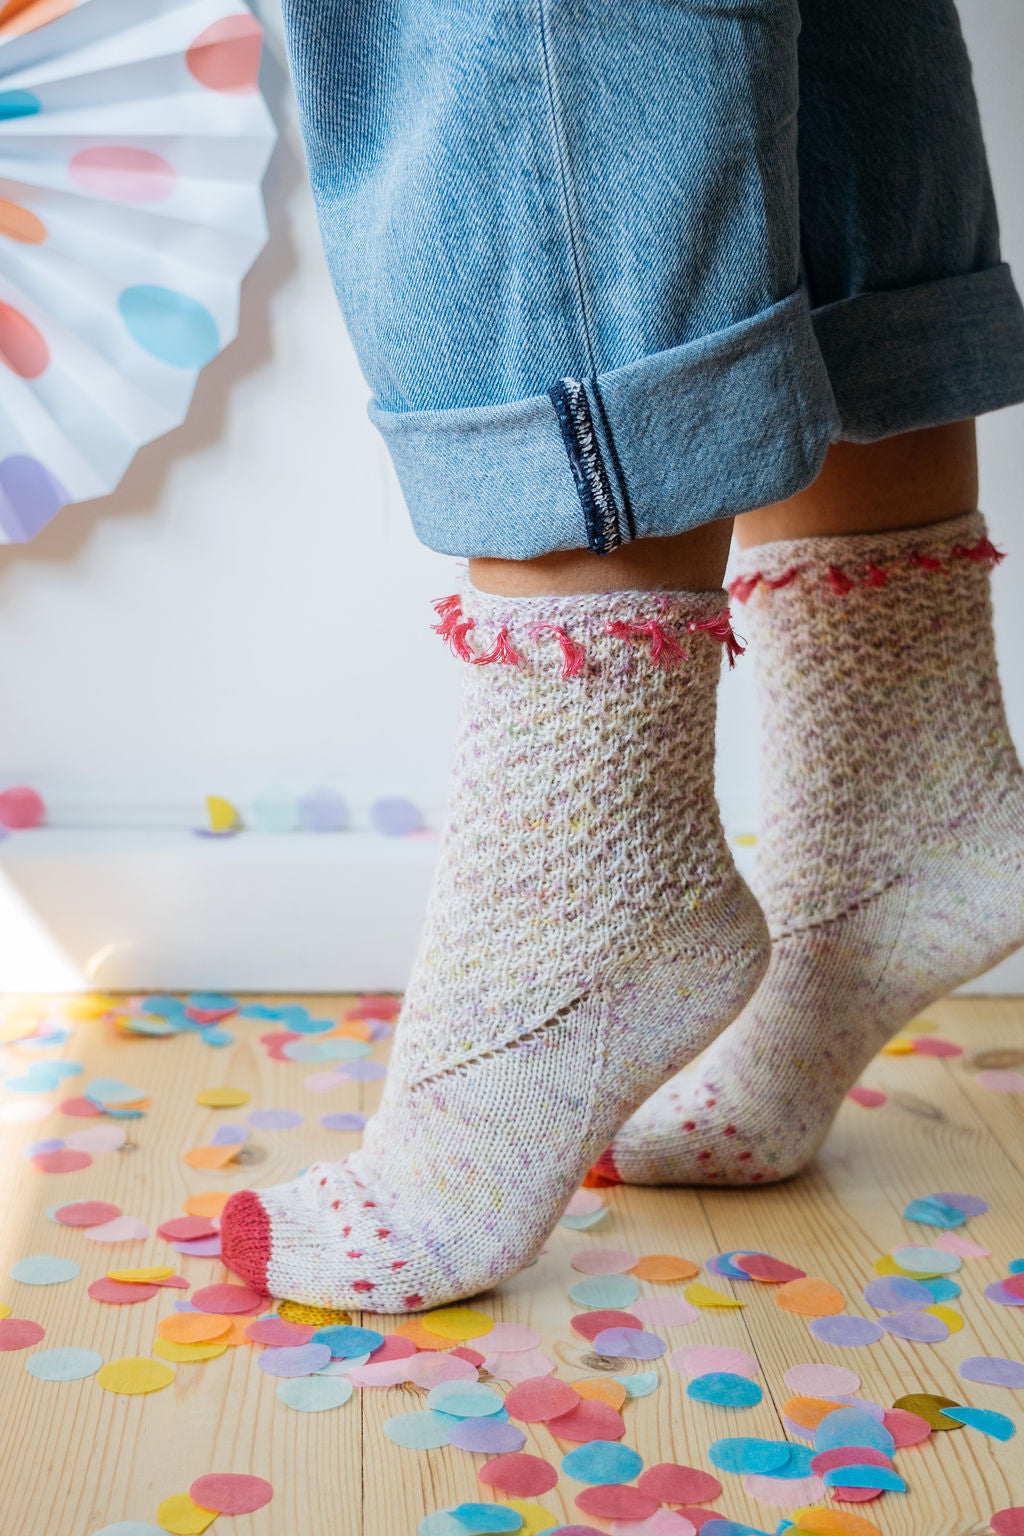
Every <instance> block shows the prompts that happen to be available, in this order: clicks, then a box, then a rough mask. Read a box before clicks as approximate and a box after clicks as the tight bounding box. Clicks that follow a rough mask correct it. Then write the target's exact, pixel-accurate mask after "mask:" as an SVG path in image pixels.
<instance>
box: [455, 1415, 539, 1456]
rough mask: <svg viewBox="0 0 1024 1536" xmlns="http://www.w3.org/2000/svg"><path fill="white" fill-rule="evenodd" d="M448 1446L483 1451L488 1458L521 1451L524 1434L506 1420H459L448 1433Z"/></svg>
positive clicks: (524, 1439)
mask: <svg viewBox="0 0 1024 1536" xmlns="http://www.w3.org/2000/svg"><path fill="white" fill-rule="evenodd" d="M448 1443H449V1445H454V1446H457V1447H458V1449H459V1450H460V1451H483V1452H484V1453H485V1454H486V1455H488V1456H498V1455H500V1454H502V1453H503V1452H508V1451H521V1450H522V1448H523V1446H524V1445H525V1444H526V1434H525V1432H524V1431H523V1430H521V1429H520V1428H519V1427H518V1426H517V1425H515V1424H510V1423H509V1422H508V1421H507V1420H506V1419H494V1418H488V1419H459V1420H458V1421H457V1422H456V1423H455V1424H453V1425H452V1426H451V1429H450V1430H449V1431H448Z"/></svg>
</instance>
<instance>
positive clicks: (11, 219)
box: [0, 198, 46, 245]
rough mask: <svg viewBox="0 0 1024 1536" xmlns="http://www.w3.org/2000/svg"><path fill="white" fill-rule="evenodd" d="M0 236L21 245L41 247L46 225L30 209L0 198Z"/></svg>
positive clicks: (44, 237)
mask: <svg viewBox="0 0 1024 1536" xmlns="http://www.w3.org/2000/svg"><path fill="white" fill-rule="evenodd" d="M0 235H6V236H7V238H8V240H18V241H20V242H21V244H22V245H42V243H43V241H44V240H45V239H46V225H45V224H44V223H43V221H42V219H39V218H37V217H36V215H35V214H34V213H32V212H31V210H30V209H28V208H21V207H19V205H18V204H17V203H8V202H6V201H5V200H4V199H3V198H0Z"/></svg>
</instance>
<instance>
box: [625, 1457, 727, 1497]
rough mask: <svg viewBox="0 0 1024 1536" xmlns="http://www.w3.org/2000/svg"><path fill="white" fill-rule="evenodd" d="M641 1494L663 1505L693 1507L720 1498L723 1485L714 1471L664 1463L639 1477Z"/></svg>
mask: <svg viewBox="0 0 1024 1536" xmlns="http://www.w3.org/2000/svg"><path fill="white" fill-rule="evenodd" d="M637 1487H638V1488H639V1489H640V1491H641V1493H649V1494H651V1496H652V1497H653V1498H656V1499H657V1500H658V1501H659V1502H660V1503H662V1504H690V1503H694V1502H698V1501H700V1500H702V1499H708V1500H711V1499H717V1498H718V1497H719V1495H720V1494H721V1492H722V1485H721V1483H720V1482H719V1481H718V1478H717V1477H712V1475H711V1473H710V1472H702V1471H701V1470H700V1469H699V1468H698V1467H684V1466H682V1465H680V1463H678V1462H674V1461H660V1462H658V1463H657V1465H656V1466H653V1467H646V1468H645V1469H644V1471H643V1472H641V1473H640V1476H639V1477H638V1478H637Z"/></svg>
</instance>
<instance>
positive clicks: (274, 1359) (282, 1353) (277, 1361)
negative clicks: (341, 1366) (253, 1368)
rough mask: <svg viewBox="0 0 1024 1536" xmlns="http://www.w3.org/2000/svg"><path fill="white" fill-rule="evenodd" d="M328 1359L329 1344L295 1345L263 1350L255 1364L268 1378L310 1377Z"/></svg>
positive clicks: (321, 1367)
mask: <svg viewBox="0 0 1024 1536" xmlns="http://www.w3.org/2000/svg"><path fill="white" fill-rule="evenodd" d="M330 1358H331V1346H330V1345H329V1344H312V1343H310V1344H296V1345H295V1346H294V1347H289V1346H285V1348H284V1349H265V1350H264V1351H263V1353H262V1355H260V1357H259V1359H258V1360H257V1361H256V1364H257V1365H258V1366H259V1368H260V1370H261V1371H266V1373H267V1375H268V1376H312V1374H313V1372H314V1371H319V1370H322V1369H323V1367H324V1366H325V1365H326V1364H327V1362H328V1360H330Z"/></svg>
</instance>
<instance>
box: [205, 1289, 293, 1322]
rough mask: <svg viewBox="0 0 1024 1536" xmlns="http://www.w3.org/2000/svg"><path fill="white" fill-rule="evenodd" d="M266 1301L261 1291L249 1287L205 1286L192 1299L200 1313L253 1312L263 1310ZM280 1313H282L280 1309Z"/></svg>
mask: <svg viewBox="0 0 1024 1536" xmlns="http://www.w3.org/2000/svg"><path fill="white" fill-rule="evenodd" d="M265 1300H266V1297H265V1296H261V1295H260V1293H259V1291H254V1290H252V1289H251V1288H250V1287H249V1286H247V1285H228V1284H219V1285H204V1286H202V1287H201V1288H200V1289H199V1290H198V1291H196V1293H195V1295H194V1296H193V1297H192V1304H193V1306H195V1307H197V1308H198V1309H199V1311H200V1312H229V1313H232V1312H252V1311H254V1310H256V1309H257V1308H261V1307H262V1306H263V1304H264V1302H265ZM278 1311H279V1312H281V1313H282V1316H283V1315H284V1314H283V1312H282V1309H281V1308H280V1307H279V1308H278Z"/></svg>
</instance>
